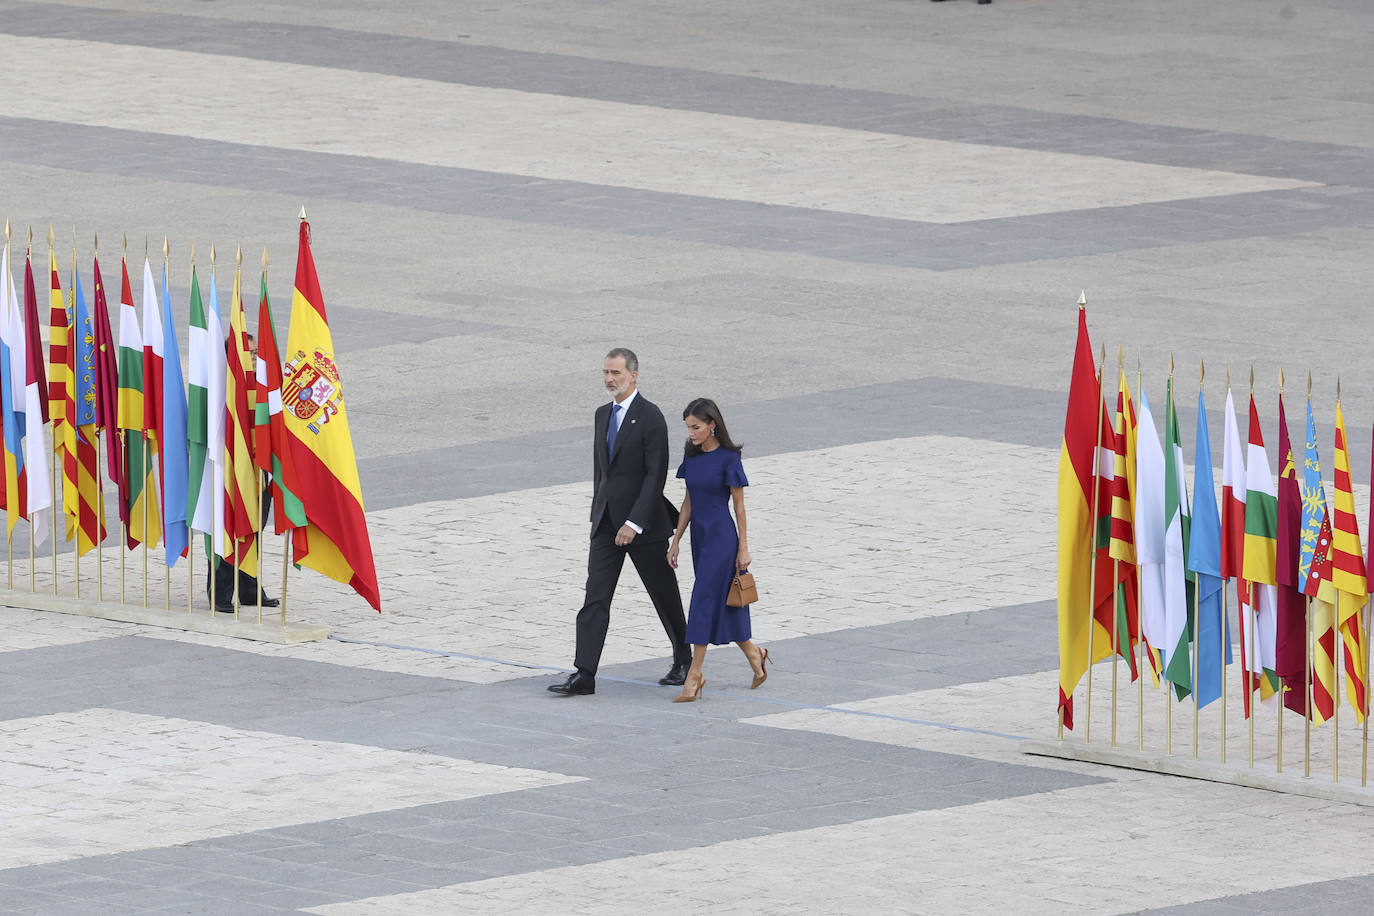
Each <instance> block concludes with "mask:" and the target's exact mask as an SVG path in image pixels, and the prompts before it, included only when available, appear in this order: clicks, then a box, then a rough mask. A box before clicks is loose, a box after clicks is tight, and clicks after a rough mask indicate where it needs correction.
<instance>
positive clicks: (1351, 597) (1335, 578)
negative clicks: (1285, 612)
mask: <svg viewBox="0 0 1374 916" xmlns="http://www.w3.org/2000/svg"><path fill="white" fill-rule="evenodd" d="M1345 442H1346V439H1345V417H1344V416H1343V415H1342V414H1341V402H1340V401H1339V400H1338V401H1336V453H1335V464H1334V467H1335V470H1336V474H1335V483H1336V496H1335V512H1333V513H1332V516H1331V529H1332V537H1331V584H1332V585H1333V586H1335V588H1336V621H1337V624H1338V626H1339V628H1340V632H1341V639H1342V640H1343V641H1344V643H1345V697H1346V699H1347V700H1348V701H1349V702H1350V705H1351V707H1353V708H1354V710H1355V716H1356V718H1357V719H1358V720H1359V721H1361V722H1363V721H1364V714H1365V660H1366V654H1367V652H1368V640H1367V639H1366V635H1365V631H1364V619H1363V618H1364V615H1363V613H1362V612H1363V611H1364V605H1365V602H1366V601H1367V600H1368V597H1369V584H1368V582H1367V580H1366V578H1365V567H1364V549H1363V548H1362V547H1361V546H1360V523H1359V521H1358V520H1357V519H1356V518H1355V493H1354V487H1353V486H1352V485H1351V482H1350V454H1349V452H1348V451H1347V450H1346V444H1345Z"/></svg>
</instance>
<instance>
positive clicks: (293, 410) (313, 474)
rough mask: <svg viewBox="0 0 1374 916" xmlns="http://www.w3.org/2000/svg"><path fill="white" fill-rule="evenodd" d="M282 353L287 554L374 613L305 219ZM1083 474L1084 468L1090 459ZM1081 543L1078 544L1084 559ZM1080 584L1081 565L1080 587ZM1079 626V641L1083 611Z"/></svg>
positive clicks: (340, 394) (356, 491)
mask: <svg viewBox="0 0 1374 916" xmlns="http://www.w3.org/2000/svg"><path fill="white" fill-rule="evenodd" d="M302 216H304V214H302ZM284 356H285V357H286V365H285V376H286V377H285V379H284V381H283V385H282V410H283V411H284V413H285V416H286V433H287V442H288V445H289V447H290V450H291V461H292V463H293V464H294V466H295V469H296V480H297V482H298V483H299V492H298V493H297V494H296V495H297V496H298V497H300V501H301V504H302V506H303V507H304V509H305V518H306V524H305V527H303V528H297V529H295V533H294V535H293V538H292V554H293V558H294V560H295V562H296V563H297V564H298V565H300V566H308V567H310V568H311V569H313V570H316V571H317V572H320V573H323V574H324V575H326V576H328V577H329V578H331V579H334V580H335V581H337V582H343V583H346V584H348V585H349V586H350V587H352V588H353V590H354V591H356V592H357V593H358V594H359V595H361V596H362V597H363V598H364V599H365V600H366V601H367V603H368V604H370V605H372V607H374V608H376V609H377V610H378V611H379V612H380V611H381V609H382V599H381V593H380V591H379V589H378V586H377V571H376V568H375V566H374V565H373V560H372V542H371V540H370V539H369V538H368V533H367V516H366V515H365V514H364V511H363V492H362V484H361V483H360V482H359V480H358V461H357V458H356V457H355V455H354V452H353V437H352V435H351V434H350V433H349V429H348V411H347V409H346V408H345V406H344V405H345V400H344V389H343V381H342V379H341V378H340V375H339V367H338V365H337V363H335V361H334V338H333V335H331V334H330V332H329V317H328V314H327V313H326V312H325V308H324V295H323V294H322V293H321V292H320V280H319V275H318V274H317V273H316V271H315V258H314V256H313V255H312V254H311V251H310V224H309V223H307V222H306V221H305V220H304V218H302V219H301V230H300V245H299V247H298V249H297V254H296V289H295V293H294V295H293V296H292V302H291V327H290V330H289V331H288V333H287V337H286V352H285V354H284ZM1094 391H1096V387H1094ZM1099 400H1100V398H1099ZM1089 435H1090V436H1091V432H1090V433H1089ZM1085 471H1086V472H1087V473H1088V474H1091V473H1092V469H1091V458H1089V464H1088V466H1087V467H1086V468H1085ZM1061 493H1062V485H1061ZM1061 498H1062V497H1061ZM1086 508H1087V507H1086V506H1084V510H1085V515H1084V519H1085V521H1086V518H1087V515H1086ZM1088 547H1089V544H1087V543H1085V545H1084V551H1083V560H1084V561H1085V562H1086V561H1087V559H1088ZM1061 562H1062V561H1061ZM1087 581H1088V580H1087V578H1086V567H1085V569H1084V579H1083V582H1084V584H1085V586H1086V584H1087ZM1085 612H1086V608H1085ZM1083 623H1084V636H1085V642H1086V625H1087V617H1086V616H1085V617H1084V620H1083Z"/></svg>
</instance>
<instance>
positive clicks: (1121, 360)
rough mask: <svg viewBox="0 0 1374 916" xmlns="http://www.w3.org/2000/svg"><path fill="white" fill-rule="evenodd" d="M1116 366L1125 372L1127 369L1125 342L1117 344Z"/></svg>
mask: <svg viewBox="0 0 1374 916" xmlns="http://www.w3.org/2000/svg"><path fill="white" fill-rule="evenodd" d="M1116 367H1117V368H1118V369H1120V370H1122V371H1123V372H1124V371H1125V369H1126V345H1125V344H1124V343H1119V344H1117V345H1116Z"/></svg>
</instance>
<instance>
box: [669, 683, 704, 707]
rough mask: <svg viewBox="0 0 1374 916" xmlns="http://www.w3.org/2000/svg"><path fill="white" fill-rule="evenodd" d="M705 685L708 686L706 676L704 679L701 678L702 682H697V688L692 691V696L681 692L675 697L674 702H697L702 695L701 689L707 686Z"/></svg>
mask: <svg viewBox="0 0 1374 916" xmlns="http://www.w3.org/2000/svg"><path fill="white" fill-rule="evenodd" d="M705 686H706V678H702V679H701V682H700V683H699V684H697V689H696V690H694V691H692V695H691V696H688V695H687V694H685V693H680V694H678V695H677V696H675V697H673V702H674V703H695V702H696V701H697V697H699V696H701V690H702V688H703V687H705Z"/></svg>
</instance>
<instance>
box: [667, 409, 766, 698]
mask: <svg viewBox="0 0 1374 916" xmlns="http://www.w3.org/2000/svg"><path fill="white" fill-rule="evenodd" d="M682 419H683V422H685V423H686V424H687V447H686V449H685V451H684V456H683V459H682V466H681V467H679V468H678V469H677V476H678V477H681V478H683V479H685V480H686V481H687V495H686V496H684V497H683V499H682V511H681V513H680V514H679V516H678V522H677V531H676V532H674V534H673V541H672V544H671V545H669V547H668V563H669V564H670V565H671V566H672V567H673V568H674V569H676V568H677V559H678V545H679V543H680V542H681V540H682V533H683V531H685V530H686V529H687V526H688V524H689V523H690V524H691V530H692V569H693V571H694V572H695V574H696V581H695V582H694V583H693V585H692V606H691V608H690V610H689V611H688V613H687V642H689V643H691V644H692V666H691V668H689V669H688V670H687V680H686V681H685V682H684V683H683V685H682V693H681V694H680V695H678V696H677V697H674V698H673V702H674V703H690V702H692V701H693V700H695V699H696V698H697V697H698V696H700V695H701V688H703V687H705V686H706V679H705V677H703V676H702V673H701V666H702V664H703V663H704V662H705V661H706V646H707V645H708V644H710V645H714V646H721V645H724V644H726V643H730V642H733V643H735V644H736V645H738V646H739V647H740V650H741V651H743V652H744V657H745V658H747V659H748V660H749V667H751V668H753V669H754V682H753V684H752V685H750V689H751V690H752V689H754V688H757V687H758V686H759V685H760V684H762V683H763V682H764V681H766V680H768V650H767V649H763V648H760V647H758V646H756V645H754V644H753V643H752V642H750V636H751V635H752V634H751V632H750V627H749V607H748V606H747V605H746V606H745V607H728V606H726V604H725V599H726V596H727V595H728V594H729V593H730V584H731V582H733V581H734V578H735V571H736V570H739V569H748V568H749V560H750V556H749V526H748V524H747V523H746V521H745V515H744V488H745V487H747V486H749V481H748V479H747V478H746V477H745V476H744V465H743V464H742V463H741V461H740V447H739V446H738V445H736V444H735V443H734V442H733V441H731V439H730V434H729V433H728V432H727V431H726V429H725V421H724V420H723V419H721V416H720V408H719V407H717V406H716V403H715V401H712V400H709V399H707V398H697V399H696V400H695V401H693V402H692V403H690V404H688V405H687V409H686V410H684V411H683V412H682ZM731 504H733V505H734V509H735V518H734V520H732V519H731V518H730V505H731ZM735 521H738V522H739V529H738V531H737V530H736V528H735Z"/></svg>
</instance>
